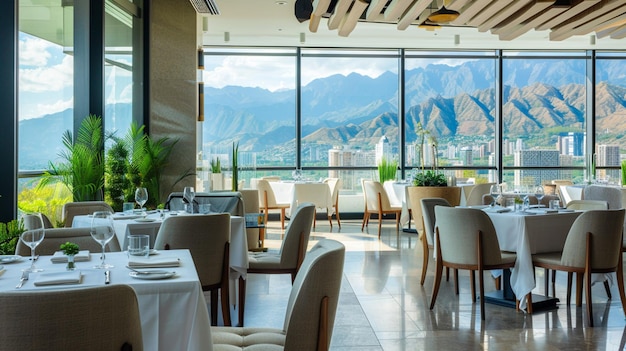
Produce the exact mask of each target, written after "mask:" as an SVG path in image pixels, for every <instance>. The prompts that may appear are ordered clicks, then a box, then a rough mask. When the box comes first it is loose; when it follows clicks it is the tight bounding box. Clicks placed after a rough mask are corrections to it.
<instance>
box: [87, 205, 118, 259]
mask: <svg viewBox="0 0 626 351" xmlns="http://www.w3.org/2000/svg"><path fill="white" fill-rule="evenodd" d="M113 235H115V229H114V226H113V214H112V213H111V212H110V211H97V212H94V213H93V218H92V219H91V237H92V238H93V239H94V240H95V241H97V242H98V243H100V245H102V257H100V259H101V261H100V265H98V266H95V267H94V268H99V269H106V268H112V267H113V266H112V265H110V264H107V263H105V262H104V259H105V255H104V247H105V246H106V244H107V243H108V242H109V241H111V239H112V238H113Z"/></svg>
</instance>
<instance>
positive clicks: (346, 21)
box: [339, 0, 369, 37]
mask: <svg viewBox="0 0 626 351" xmlns="http://www.w3.org/2000/svg"><path fill="white" fill-rule="evenodd" d="M367 5H369V2H366V1H365V0H355V1H354V3H353V4H352V8H351V9H350V12H348V14H347V15H345V16H343V20H342V21H341V24H340V25H339V36H341V37H347V36H348V35H350V33H352V31H353V30H354V27H356V23H357V22H358V21H359V18H360V17H361V15H362V14H363V12H365V9H366V8H367Z"/></svg>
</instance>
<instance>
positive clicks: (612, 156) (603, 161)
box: [596, 144, 621, 180]
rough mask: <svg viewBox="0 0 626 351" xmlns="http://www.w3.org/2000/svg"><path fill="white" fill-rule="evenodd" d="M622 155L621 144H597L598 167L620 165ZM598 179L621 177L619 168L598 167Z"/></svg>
mask: <svg viewBox="0 0 626 351" xmlns="http://www.w3.org/2000/svg"><path fill="white" fill-rule="evenodd" d="M619 165H620V155H619V145H605V144H602V145H598V146H596V167H607V166H619ZM596 172H597V174H596V177H597V178H598V179H606V180H608V179H609V178H613V179H620V177H621V174H620V170H619V169H597V171H596Z"/></svg>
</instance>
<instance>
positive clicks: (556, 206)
mask: <svg viewBox="0 0 626 351" xmlns="http://www.w3.org/2000/svg"><path fill="white" fill-rule="evenodd" d="M560 206H561V201H559V200H550V209H553V210H558V209H559V207H560Z"/></svg>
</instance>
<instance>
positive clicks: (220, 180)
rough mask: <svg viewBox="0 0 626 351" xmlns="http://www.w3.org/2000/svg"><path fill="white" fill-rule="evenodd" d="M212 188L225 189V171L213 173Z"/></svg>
mask: <svg viewBox="0 0 626 351" xmlns="http://www.w3.org/2000/svg"><path fill="white" fill-rule="evenodd" d="M211 190H212V191H217V190H224V173H211Z"/></svg>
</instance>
